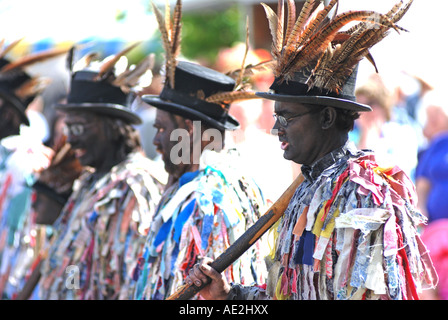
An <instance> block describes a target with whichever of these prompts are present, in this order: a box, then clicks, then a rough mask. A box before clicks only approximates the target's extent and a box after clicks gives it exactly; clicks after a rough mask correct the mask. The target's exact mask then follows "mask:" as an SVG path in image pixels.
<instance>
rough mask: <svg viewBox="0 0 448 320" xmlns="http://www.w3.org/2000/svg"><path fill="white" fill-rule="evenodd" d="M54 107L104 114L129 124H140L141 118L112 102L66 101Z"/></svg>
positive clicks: (62, 109) (63, 109)
mask: <svg viewBox="0 0 448 320" xmlns="http://www.w3.org/2000/svg"><path fill="white" fill-rule="evenodd" d="M55 108H56V109H59V110H61V111H64V112H65V111H87V112H93V113H97V114H104V115H107V116H112V117H115V118H120V119H123V120H125V121H126V122H127V123H129V124H136V125H137V124H142V123H143V121H142V119H141V118H140V117H139V116H138V115H137V114H136V113H134V112H132V111H129V110H128V108H126V107H124V106H122V105H119V104H112V103H67V104H58V105H56V106H55Z"/></svg>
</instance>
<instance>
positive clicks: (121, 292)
mask: <svg viewBox="0 0 448 320" xmlns="http://www.w3.org/2000/svg"><path fill="white" fill-rule="evenodd" d="M152 170H154V163H153V162H152V161H151V160H149V159H147V158H146V157H144V156H143V155H142V154H140V153H137V152H136V153H131V154H129V155H128V158H127V159H126V160H125V161H123V162H122V163H120V164H118V165H116V166H115V167H114V168H112V170H111V171H110V172H109V173H108V174H106V175H105V176H103V177H102V178H101V179H99V180H97V179H95V178H94V174H88V175H84V176H81V178H80V179H79V184H78V187H77V188H74V191H73V193H72V195H71V197H70V198H69V200H68V202H67V204H66V206H65V207H64V209H63V212H62V213H61V216H60V217H59V218H58V220H57V221H56V222H55V225H54V227H55V235H54V236H53V238H52V241H51V243H50V244H49V246H48V248H46V251H47V252H48V255H47V258H46V259H45V260H44V261H43V264H42V268H41V272H42V277H41V280H40V283H39V297H40V299H45V300H49V299H51V300H54V299H57V300H71V299H79V300H87V299H91V300H104V299H128V298H129V297H130V296H131V295H132V292H133V290H134V286H135V281H134V280H133V279H134V278H135V274H134V272H135V269H136V266H137V265H138V264H139V263H141V256H142V254H143V252H142V250H143V245H144V241H145V238H146V235H147V232H148V230H149V227H150V224H151V222H152V218H153V216H154V212H155V208H156V204H157V203H158V202H159V200H160V197H161V191H160V190H161V189H162V184H161V183H160V181H158V180H157V179H156V178H154V175H152V173H151V171H152Z"/></svg>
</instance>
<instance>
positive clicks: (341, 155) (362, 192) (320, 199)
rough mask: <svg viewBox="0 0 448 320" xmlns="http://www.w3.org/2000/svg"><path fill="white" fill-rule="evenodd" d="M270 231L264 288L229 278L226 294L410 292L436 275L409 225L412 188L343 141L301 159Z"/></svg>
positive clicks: (306, 296)
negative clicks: (304, 162) (296, 182)
mask: <svg viewBox="0 0 448 320" xmlns="http://www.w3.org/2000/svg"><path fill="white" fill-rule="evenodd" d="M302 173H303V175H304V176H305V181H304V182H303V183H302V184H301V185H300V186H299V187H298V188H297V190H296V192H295V194H294V195H293V197H292V199H291V201H290V203H289V206H288V208H287V209H286V211H285V213H284V215H283V217H282V219H281V220H280V221H279V222H278V223H277V225H275V226H274V227H273V228H272V230H271V232H272V233H273V235H274V238H275V248H274V250H273V251H272V252H271V255H270V256H269V258H268V259H267V261H268V264H269V276H268V281H267V288H266V290H261V289H259V288H256V287H252V288H250V287H243V286H239V285H236V286H233V288H232V290H231V293H230V297H229V298H230V299H266V298H267V299H277V300H283V299H288V300H289V299H291V300H295V299H297V300H314V299H323V300H333V299H335V300H345V299H397V300H401V299H418V294H419V292H420V291H421V290H422V289H424V288H429V287H434V285H435V283H436V281H437V275H436V274H435V271H434V268H433V265H432V262H431V259H430V256H429V254H428V252H427V250H426V247H425V245H424V244H423V242H422V241H421V239H420V236H419V234H418V232H417V227H418V226H419V225H420V224H422V223H425V218H424V216H422V215H421V214H420V213H419V212H418V211H417V210H416V201H417V197H416V192H415V188H414V186H413V184H412V182H411V181H410V179H409V178H408V177H407V176H406V175H405V174H404V173H403V171H401V170H400V169H399V168H397V167H394V168H381V167H380V166H378V164H377V163H376V161H375V157H374V155H373V153H371V152H367V151H366V152H364V151H358V150H356V148H355V147H354V146H352V145H351V143H348V144H346V145H345V146H343V147H342V148H339V149H337V150H335V151H333V152H331V153H330V154H328V155H326V156H324V157H323V158H322V159H320V160H318V161H317V162H316V163H314V164H313V165H312V166H302Z"/></svg>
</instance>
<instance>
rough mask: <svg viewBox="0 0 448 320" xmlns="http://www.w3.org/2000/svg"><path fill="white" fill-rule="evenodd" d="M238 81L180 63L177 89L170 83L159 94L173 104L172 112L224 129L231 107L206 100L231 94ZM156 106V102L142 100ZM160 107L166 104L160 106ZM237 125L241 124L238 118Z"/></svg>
mask: <svg viewBox="0 0 448 320" xmlns="http://www.w3.org/2000/svg"><path fill="white" fill-rule="evenodd" d="M234 87H235V80H234V79H233V78H231V77H229V76H226V75H225V74H222V73H220V72H218V71H216V70H213V69H210V68H207V67H204V66H201V65H199V64H196V63H192V62H187V61H178V63H177V66H176V69H175V73H174V89H173V88H171V85H170V82H169V81H167V82H166V83H165V86H164V88H163V90H162V92H161V93H160V96H159V97H160V99H161V100H163V101H166V103H167V104H171V106H170V107H169V108H168V109H169V110H170V112H173V113H176V114H179V115H181V116H184V117H189V118H191V119H193V120H204V121H206V122H208V123H209V124H211V125H212V126H215V127H219V128H225V127H226V125H228V124H227V121H228V119H229V114H228V105H222V104H218V103H213V102H208V101H206V98H207V97H209V96H211V95H213V94H216V93H220V92H229V91H232V90H233V89H234ZM143 98H144V100H145V101H146V102H148V103H149V104H153V105H154V101H152V100H151V99H148V98H147V97H146V98H145V96H144V97H143ZM156 107H158V108H165V107H166V105H165V106H164V105H162V104H157V106H156ZM232 121H233V122H234V124H237V125H238V122H237V121H236V120H235V119H232Z"/></svg>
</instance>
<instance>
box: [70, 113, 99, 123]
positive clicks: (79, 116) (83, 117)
mask: <svg viewBox="0 0 448 320" xmlns="http://www.w3.org/2000/svg"><path fill="white" fill-rule="evenodd" d="M98 120H99V117H98V116H97V115H96V114H94V113H92V112H85V111H70V112H67V113H66V117H65V121H66V122H91V121H98Z"/></svg>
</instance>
